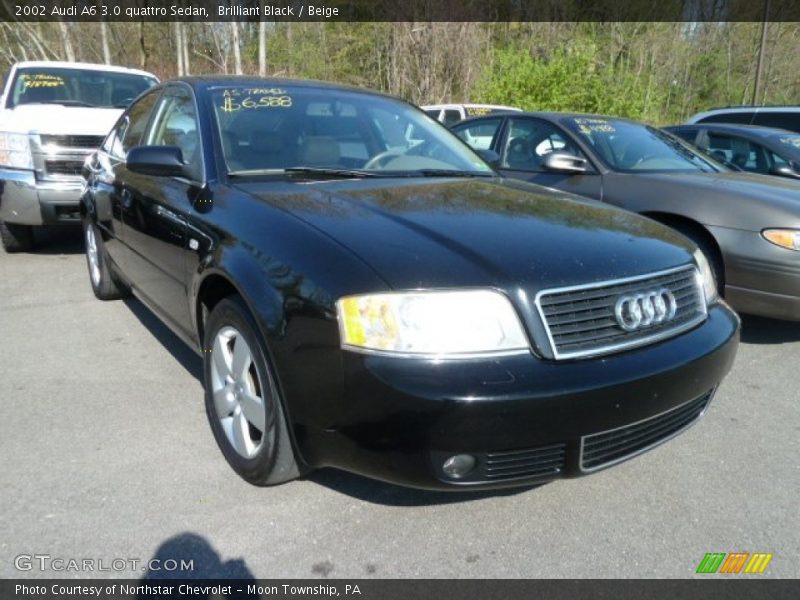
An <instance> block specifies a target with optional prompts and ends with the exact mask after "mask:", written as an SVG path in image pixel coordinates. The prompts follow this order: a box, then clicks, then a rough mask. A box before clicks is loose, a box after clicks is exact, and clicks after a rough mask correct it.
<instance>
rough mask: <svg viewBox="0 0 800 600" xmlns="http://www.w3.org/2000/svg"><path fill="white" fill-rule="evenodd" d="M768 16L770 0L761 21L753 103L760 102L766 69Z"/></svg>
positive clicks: (767, 1)
mask: <svg viewBox="0 0 800 600" xmlns="http://www.w3.org/2000/svg"><path fill="white" fill-rule="evenodd" d="M768 17H769V0H764V20H763V21H762V23H761V45H760V46H759V47H758V62H757V63H756V84H755V85H754V86H753V105H757V104H758V97H759V96H760V95H761V76H762V73H763V70H764V52H765V51H766V49H767V18H768ZM762 101H763V98H762Z"/></svg>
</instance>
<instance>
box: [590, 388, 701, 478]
mask: <svg viewBox="0 0 800 600" xmlns="http://www.w3.org/2000/svg"><path fill="white" fill-rule="evenodd" d="M713 393H714V390H710V391H708V392H706V393H705V394H703V395H702V396H700V397H699V398H695V399H694V400H690V401H689V402H686V403H685V404H682V405H681V406H678V407H677V408H673V409H672V410H670V411H667V412H665V413H661V414H660V415H656V416H655V417H650V418H649V419H645V420H644V421H639V422H638V423H632V424H631V425H626V426H623V427H618V428H617V429H611V430H609V431H603V432H600V433H594V434H592V435H587V436H584V437H583V438H582V439H581V470H583V471H594V470H597V469H602V468H604V467H608V466H611V465H613V464H615V463H618V462H620V461H623V460H625V459H627V458H630V457H631V456H635V455H636V454H641V453H642V452H644V451H645V450H648V449H650V448H652V447H653V446H655V445H657V444H660V443H661V442H665V441H666V440H668V439H669V438H671V437H673V436H675V435H677V434H678V433H680V432H681V431H682V430H683V429H685V428H686V427H688V426H689V425H691V424H692V423H694V422H695V421H696V420H697V419H698V418H699V417H700V416H701V415H702V414H703V412H704V411H705V409H706V407H707V406H708V403H709V401H710V400H711V396H712V395H713Z"/></svg>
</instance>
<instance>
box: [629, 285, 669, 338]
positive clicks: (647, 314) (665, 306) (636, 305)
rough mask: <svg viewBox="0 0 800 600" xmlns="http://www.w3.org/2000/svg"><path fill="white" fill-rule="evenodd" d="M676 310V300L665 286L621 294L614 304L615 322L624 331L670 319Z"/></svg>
mask: <svg viewBox="0 0 800 600" xmlns="http://www.w3.org/2000/svg"><path fill="white" fill-rule="evenodd" d="M677 311H678V302H677V301H676V300H675V296H673V294H672V292H670V291H669V290H668V289H666V288H661V289H660V290H652V291H649V292H644V293H642V294H631V295H628V296H621V297H620V298H619V300H617V304H616V305H615V306H614V315H615V316H616V317H617V323H619V325H620V327H622V328H623V329H624V330H625V331H636V330H637V329H643V328H645V327H652V326H654V325H659V324H660V323H664V322H666V321H670V320H671V319H672V318H673V317H674V316H675V313H676V312H677Z"/></svg>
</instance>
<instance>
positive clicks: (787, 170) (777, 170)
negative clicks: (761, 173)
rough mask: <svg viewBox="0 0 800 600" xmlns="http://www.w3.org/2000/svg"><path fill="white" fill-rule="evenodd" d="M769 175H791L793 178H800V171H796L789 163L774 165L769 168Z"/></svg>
mask: <svg viewBox="0 0 800 600" xmlns="http://www.w3.org/2000/svg"><path fill="white" fill-rule="evenodd" d="M769 174H770V175H777V176H778V177H792V178H794V179H798V178H800V173H796V172H795V170H794V169H792V167H790V166H789V165H774V166H773V167H772V168H771V169H770V170H769Z"/></svg>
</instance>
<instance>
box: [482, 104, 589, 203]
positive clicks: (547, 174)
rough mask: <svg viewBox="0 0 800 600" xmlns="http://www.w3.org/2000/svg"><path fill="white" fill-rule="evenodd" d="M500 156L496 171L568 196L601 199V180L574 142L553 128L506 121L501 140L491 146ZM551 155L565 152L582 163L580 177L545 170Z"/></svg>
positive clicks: (524, 119)
mask: <svg viewBox="0 0 800 600" xmlns="http://www.w3.org/2000/svg"><path fill="white" fill-rule="evenodd" d="M495 147H496V149H497V152H498V154H499V155H500V167H499V171H500V172H501V173H502V174H503V175H505V176H507V177H512V178H514V179H522V180H525V181H530V182H531V183H536V184H538V185H543V186H546V187H552V188H556V189H559V190H563V191H565V192H570V193H572V194H578V195H581V196H587V197H589V198H594V199H596V200H601V199H602V193H603V180H602V176H601V174H600V173H599V172H598V171H597V169H595V167H594V166H593V164H592V162H591V161H590V160H589V158H588V157H587V156H586V154H585V153H584V152H583V151H582V150H581V149H580V146H579V145H578V143H577V142H576V141H575V140H574V138H573V137H572V136H571V135H570V134H569V133H567V132H566V131H565V130H563V129H562V128H560V127H558V126H557V125H555V124H553V123H550V122H549V121H545V120H544V119H538V118H535V117H508V119H507V124H506V126H505V128H504V129H503V131H502V135H501V138H500V139H499V141H497V142H495ZM551 152H566V153H568V154H571V155H573V156H577V157H579V158H582V159H584V160H585V161H586V165H587V169H588V170H587V171H586V172H583V173H564V172H556V171H552V170H550V169H548V168H547V167H546V166H545V159H546V158H547V155H548V154H550V153H551Z"/></svg>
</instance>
